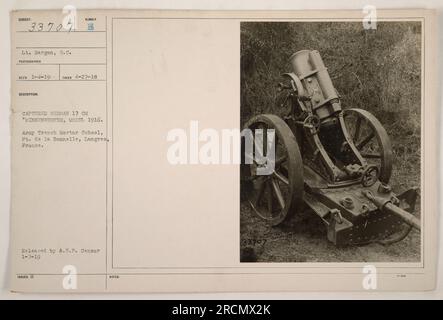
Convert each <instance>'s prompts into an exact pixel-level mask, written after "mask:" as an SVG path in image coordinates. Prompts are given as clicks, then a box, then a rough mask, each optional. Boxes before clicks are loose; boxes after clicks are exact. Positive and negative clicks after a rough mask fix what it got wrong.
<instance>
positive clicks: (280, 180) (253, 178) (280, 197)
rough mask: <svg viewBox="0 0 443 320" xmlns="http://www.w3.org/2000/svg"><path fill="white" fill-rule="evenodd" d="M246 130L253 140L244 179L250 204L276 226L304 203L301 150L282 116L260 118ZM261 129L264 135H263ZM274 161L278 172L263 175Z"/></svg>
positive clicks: (261, 116) (244, 164) (248, 124)
mask: <svg viewBox="0 0 443 320" xmlns="http://www.w3.org/2000/svg"><path fill="white" fill-rule="evenodd" d="M246 128H248V129H250V130H251V132H252V138H253V139H252V144H251V145H252V146H253V148H252V150H251V151H252V153H251V154H247V153H248V152H247V150H246V152H245V153H246V154H245V161H246V163H245V162H243V164H242V166H243V175H245V176H246V177H244V179H245V180H246V181H247V183H248V186H247V187H248V190H247V197H248V202H249V203H250V205H251V206H252V209H253V210H254V211H255V213H256V214H257V215H259V216H260V217H261V218H263V219H265V220H267V221H268V222H269V223H270V224H271V225H273V226H275V225H278V224H280V223H281V222H283V221H284V220H285V219H286V218H288V217H289V216H290V215H291V214H292V213H294V210H296V209H297V208H300V207H301V206H302V204H303V163H302V158H301V155H300V150H299V148H298V144H297V140H296V139H295V137H294V134H293V133H292V131H291V129H290V128H289V126H288V125H287V124H286V123H285V122H284V121H283V120H282V119H281V118H279V117H278V116H275V115H269V114H264V115H258V116H256V117H254V118H252V119H251V120H250V121H249V122H248V123H247V124H246ZM260 129H261V130H262V131H261V132H262V133H263V135H260ZM257 132H258V133H259V134H257ZM272 132H274V134H272ZM268 139H269V140H268ZM271 141H273V142H274V144H273V146H275V149H274V150H275V157H273V159H272V157H271V155H272V150H271V149H269V148H268V146H271V145H272V144H271V143H272V142H271ZM245 143H247V142H245ZM268 149H269V150H268ZM248 159H249V161H247V160H248ZM270 162H271V163H270ZM272 162H273V163H274V170H271V171H270V172H266V173H265V174H263V172H260V169H263V168H265V167H267V168H269V167H271V168H272Z"/></svg>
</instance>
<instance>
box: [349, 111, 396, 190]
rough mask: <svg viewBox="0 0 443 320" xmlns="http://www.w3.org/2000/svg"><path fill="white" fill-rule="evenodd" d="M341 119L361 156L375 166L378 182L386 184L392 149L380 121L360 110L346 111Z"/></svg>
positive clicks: (391, 159) (388, 176)
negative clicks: (377, 170)
mask: <svg viewBox="0 0 443 320" xmlns="http://www.w3.org/2000/svg"><path fill="white" fill-rule="evenodd" d="M343 117H344V120H345V124H346V129H347V130H348V132H349V135H350V137H351V139H352V141H353V143H354V145H355V147H356V148H357V150H358V151H359V152H360V154H361V156H362V157H363V158H364V159H365V160H366V162H367V163H368V164H369V165H375V166H377V167H378V168H379V171H380V176H379V179H380V181H381V182H384V183H388V182H389V179H390V178H391V173H392V161H393V157H392V147H391V140H390V139H389V136H388V134H387V132H386V130H385V129H384V128H383V126H382V124H381V123H380V121H378V119H377V118H376V117H374V116H373V115H372V114H371V113H369V112H368V111H366V110H362V109H347V110H345V111H344V112H343Z"/></svg>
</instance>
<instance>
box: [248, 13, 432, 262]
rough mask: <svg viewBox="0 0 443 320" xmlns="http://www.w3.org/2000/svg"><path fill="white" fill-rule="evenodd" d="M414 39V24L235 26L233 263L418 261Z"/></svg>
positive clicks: (418, 61)
mask: <svg viewBox="0 0 443 320" xmlns="http://www.w3.org/2000/svg"><path fill="white" fill-rule="evenodd" d="M422 41H423V39H422V24H421V22H420V21H378V22H377V24H376V26H372V27H370V28H368V27H365V25H364V23H362V22H361V21H358V22H356V21H331V22H327V21H325V22H323V21H322V22H310V21H309V22H256V21H254V22H242V23H241V57H240V58H241V72H240V76H241V128H243V130H244V131H242V132H245V130H250V131H249V132H251V133H252V134H251V135H250V136H251V137H252V138H251V139H242V147H243V148H242V150H243V153H242V154H245V157H244V158H243V159H242V165H241V169H240V171H241V172H240V176H241V177H240V184H241V203H240V242H241V243H240V261H241V262H244V263H253V262H403V263H404V262H420V261H421V258H422V257H421V242H422V241H421V239H422V234H421V231H420V230H421V227H422V221H421V216H420V213H421V212H420V195H421V129H422V125H421V110H422V68H423V65H422V54H423V52H422V50H423V49H422ZM246 138H247V137H246ZM248 148H249V149H248ZM271 149H272V152H271ZM248 150H250V151H251V152H249V154H248ZM248 156H249V157H248ZM248 159H250V161H248ZM265 168H268V169H269V168H270V171H269V170H268V171H269V172H265V173H263V172H264V171H266V170H264V169H265Z"/></svg>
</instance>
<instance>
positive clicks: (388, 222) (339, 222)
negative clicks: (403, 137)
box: [241, 50, 420, 245]
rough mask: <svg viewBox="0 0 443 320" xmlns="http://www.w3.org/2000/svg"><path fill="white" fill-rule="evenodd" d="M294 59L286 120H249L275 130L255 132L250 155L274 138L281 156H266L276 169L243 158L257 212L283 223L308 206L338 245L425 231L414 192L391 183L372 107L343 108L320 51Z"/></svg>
mask: <svg viewBox="0 0 443 320" xmlns="http://www.w3.org/2000/svg"><path fill="white" fill-rule="evenodd" d="M290 63H291V66H292V72H290V73H285V74H284V75H283V80H282V82H281V83H279V88H280V90H281V91H282V93H283V94H284V96H285V102H284V104H289V106H290V108H289V112H288V113H287V114H285V115H284V116H283V117H282V118H281V117H279V116H277V115H273V114H260V115H257V116H255V117H253V118H252V119H250V120H249V121H248V122H247V123H246V125H245V128H248V129H250V130H251V132H257V130H259V131H261V132H269V130H271V131H272V132H274V135H273V136H271V137H273V138H268V136H267V135H266V134H264V135H262V139H261V141H258V140H260V139H257V135H254V137H255V140H254V143H253V148H252V151H251V152H252V154H250V155H249V157H250V158H251V159H257V156H258V153H259V152H262V154H261V156H262V158H263V156H265V157H266V153H267V152H266V151H267V150H266V149H267V148H268V147H267V146H270V144H268V142H269V141H267V140H268V139H274V141H273V142H274V144H273V146H274V152H275V157H273V159H270V158H267V161H274V170H273V172H272V173H271V174H269V175H258V174H257V167H259V166H262V165H263V163H257V161H256V160H253V161H250V162H248V163H247V161H245V159H246V158H244V159H243V161H242V166H241V172H242V180H243V182H242V186H246V189H247V190H246V191H247V197H248V201H249V203H250V205H251V207H252V208H253V210H254V211H255V213H257V214H258V215H259V216H260V217H262V218H263V219H265V220H267V221H268V222H269V223H270V224H271V225H278V224H280V223H282V222H283V221H285V220H286V219H287V218H288V217H289V216H291V215H292V214H294V213H296V212H297V211H298V212H300V211H301V210H302V208H303V207H304V204H306V205H307V206H308V207H310V208H311V209H312V211H313V212H315V213H316V214H317V215H318V216H319V217H320V218H321V219H322V221H323V222H324V223H325V225H326V229H327V237H328V239H329V240H330V241H332V242H333V243H334V244H336V245H345V244H365V243H369V242H373V241H380V242H382V243H385V244H389V243H393V242H395V241H399V240H401V239H403V238H404V237H406V236H407V234H408V233H409V231H410V230H411V229H412V227H415V228H417V229H420V221H419V219H417V218H416V217H415V216H414V215H412V212H413V211H414V208H415V202H416V198H417V192H416V190H415V189H410V190H408V191H406V192H404V193H402V194H400V195H396V194H395V193H394V192H393V191H392V190H391V187H390V186H389V179H390V177H391V173H392V163H393V153H392V147H391V142H390V139H389V136H388V135H387V133H386V130H385V129H384V128H383V126H382V125H381V123H380V122H379V121H378V120H377V119H376V118H375V117H374V116H373V115H372V114H371V113H369V112H368V111H365V110H362V109H345V110H343V109H342V106H341V102H340V96H339V94H338V93H337V91H336V89H335V88H334V86H333V84H332V81H331V78H330V77H329V73H328V71H327V68H326V67H325V65H324V63H323V61H322V58H321V56H320V54H319V52H318V51H315V50H314V51H310V50H302V51H299V52H296V53H295V54H293V55H292V56H291V58H290ZM260 129H261V130H260ZM260 143H261V145H262V147H260V148H258V147H257V146H258V145H260ZM244 144H245V142H244V141H243V144H242V146H243V148H244V147H245V146H244ZM245 155H246V156H248V154H247V152H246V153H245ZM405 223H406V224H407V227H405Z"/></svg>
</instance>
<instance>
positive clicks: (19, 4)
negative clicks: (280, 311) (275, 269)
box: [0, 0, 443, 299]
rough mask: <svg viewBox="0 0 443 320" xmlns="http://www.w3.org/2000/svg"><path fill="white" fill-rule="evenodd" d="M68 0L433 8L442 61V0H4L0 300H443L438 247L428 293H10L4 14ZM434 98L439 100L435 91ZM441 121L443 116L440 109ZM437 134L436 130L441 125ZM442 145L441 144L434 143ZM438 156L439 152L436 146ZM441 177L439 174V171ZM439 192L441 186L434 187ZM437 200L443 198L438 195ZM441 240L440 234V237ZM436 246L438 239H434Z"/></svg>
mask: <svg viewBox="0 0 443 320" xmlns="http://www.w3.org/2000/svg"><path fill="white" fill-rule="evenodd" d="M67 4H71V5H74V6H76V7H77V8H78V9H131V8H134V9H137V8H146V9H207V10H214V9H221V10H309V9H310V10H313V9H317V10H318V9H331V10H332V9H336V10H337V9H354V10H361V9H362V8H363V7H364V6H365V5H369V4H370V5H375V6H376V7H377V8H379V9H382V8H384V9H395V8H428V9H429V8H435V9H438V10H439V12H438V13H439V14H438V16H439V19H440V22H439V39H438V41H439V44H438V47H439V50H438V51H439V57H438V59H437V61H441V60H442V59H441V58H442V57H441V53H440V52H442V49H443V44H442V43H443V41H442V40H443V21H442V19H443V18H442V10H443V3H442V2H441V0H429V1H419V0H414V1H413V0H410V1H391V2H386V1H381V0H377V1H375V0H373V1H371V2H369V1H345V0H335V1H330V0H311V1H303V0H272V1H265V0H244V1H238V0H224V1H222V0H217V1H215V0H214V1H207V0H206V1H205V0H183V1H180V2H178V1H165V0H151V1H149V0H145V1H142V0H139V1H136V0H126V1H92V0H83V1H73V0H71V1H60V0H52V1H51V0H46V1H43V0H41V1H38V2H31V1H12V0H10V1H9V0H4V1H2V2H1V4H0V34H1V39H2V43H1V48H0V51H1V53H0V57H1V59H0V70H2V72H1V86H0V90H1V91H0V99H1V103H0V228H1V230H0V287H1V292H0V299H30V298H37V299H42V298H43V299H44V298H59V299H64V298H74V299H97V298H114V299H115V298H120V299H122V298H123V299H124V298H131V299H134V298H135V299H211V298H217V299H241V298H244V299H254V298H259V299H328V298H331V299H340V298H341V299H349V298H350V299H365V298H370V299H371V298H374V299H398V298H404V299H443V280H442V271H443V259H442V256H443V246H442V245H440V246H439V265H438V270H439V277H438V280H437V282H438V283H437V289H436V290H435V291H433V292H423V293H377V292H370V293H369V292H368V293H364V292H363V293H332V292H331V293H315V292H310V293H281V294H279V293H273V294H269V293H256V294H251V293H248V294H241V293H236V294H226V293H224V294H188V295H185V294H138V295H129V294H126V295H121V294H105V295H79V294H78V295H63V294H61V295H21V294H11V293H9V290H8V281H7V272H8V270H7V264H8V261H7V255H8V246H9V196H10V172H9V171H10V170H9V169H10V142H9V139H10V132H9V107H10V26H9V12H10V11H11V10H16V9H57V8H60V9H61V8H62V6H63V5H67ZM438 69H439V75H440V79H439V85H438V87H439V90H438V91H439V94H440V92H441V91H442V90H441V89H442V83H441V75H442V74H443V72H442V71H443V69H442V65H441V64H440V65H438ZM439 101H440V102H441V101H442V96H441V94H440V96H439ZM439 116H440V121H441V120H442V116H441V113H440V115H439ZM440 136H441V129H440ZM439 147H440V148H441V143H440V142H439ZM439 154H440V158H442V157H441V156H442V153H441V150H440V153H439ZM439 175H440V180H441V178H442V173H441V172H440V173H439ZM439 189H440V190H439V194H440V195H442V193H441V188H440V186H439ZM440 199H443V197H441V196H440ZM442 203H443V201H442V200H440V203H439V207H440V208H441V207H442ZM439 225H440V232H441V231H442V230H443V220H442V219H440V221H439ZM440 239H441V238H440ZM439 243H440V244H441V240H439Z"/></svg>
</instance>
